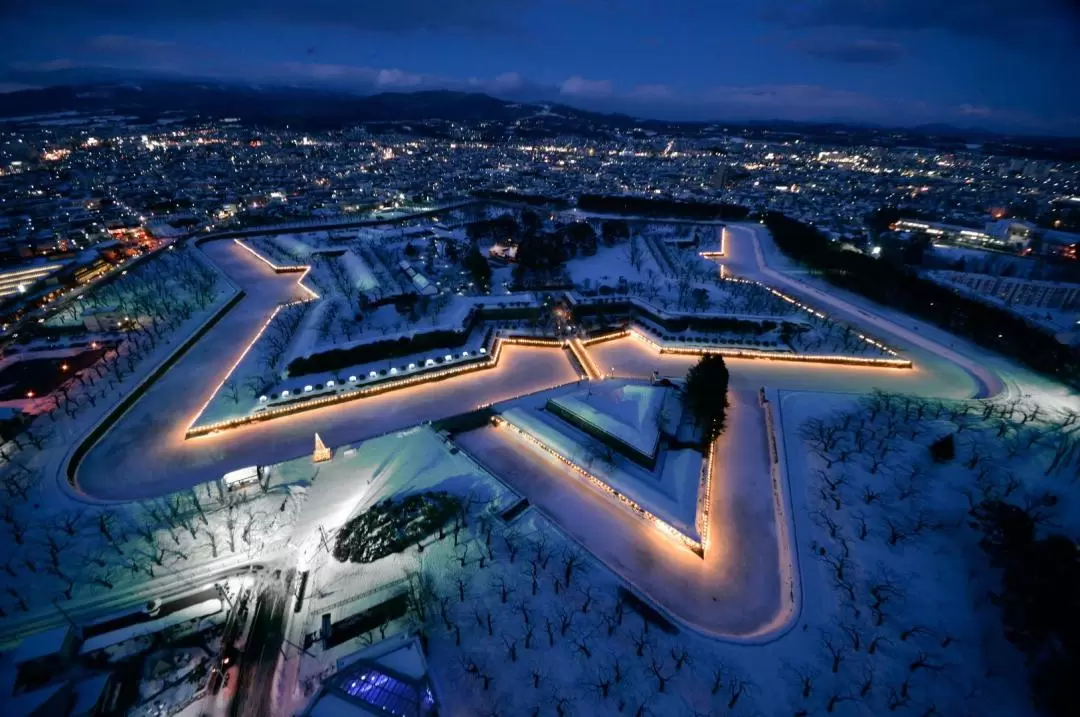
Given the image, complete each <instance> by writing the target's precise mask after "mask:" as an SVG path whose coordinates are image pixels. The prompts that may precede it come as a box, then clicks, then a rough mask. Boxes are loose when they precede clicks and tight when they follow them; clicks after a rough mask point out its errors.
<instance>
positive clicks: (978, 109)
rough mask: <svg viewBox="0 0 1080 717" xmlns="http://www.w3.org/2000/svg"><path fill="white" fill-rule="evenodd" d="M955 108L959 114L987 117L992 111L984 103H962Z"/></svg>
mask: <svg viewBox="0 0 1080 717" xmlns="http://www.w3.org/2000/svg"><path fill="white" fill-rule="evenodd" d="M956 109H957V111H958V112H959V113H960V114H962V115H968V116H971V117H989V116H991V115H992V114H993V113H994V111H993V110H992V109H990V108H989V107H987V106H986V105H969V104H962V105H960V106H959V107H957V108H956Z"/></svg>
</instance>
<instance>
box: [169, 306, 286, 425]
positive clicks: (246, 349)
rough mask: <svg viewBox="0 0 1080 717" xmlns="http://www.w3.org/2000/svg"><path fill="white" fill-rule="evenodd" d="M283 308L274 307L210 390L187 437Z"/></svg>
mask: <svg viewBox="0 0 1080 717" xmlns="http://www.w3.org/2000/svg"><path fill="white" fill-rule="evenodd" d="M282 308H284V306H278V307H277V308H275V309H274V311H273V312H272V313H271V314H270V318H269V319H267V320H266V323H265V324H263V325H262V328H260V329H259V333H257V334H255V338H253V339H252V340H251V341H250V342H248V345H247V346H245V347H244V350H243V352H241V354H240V357H239V358H238V359H236V361H235V362H234V363H233V365H232V366H230V367H229V371H228V373H226V374H225V377H224V378H223V379H221V381H219V382H218V385H217V386H216V387H215V388H214V390H213V391H211V392H210V395H209V396H207V397H206V401H205V402H204V403H203V405H202V406H201V407H200V408H199V410H198V412H197V413H196V414H195V418H194V420H192V422H191V423H190V424H189V425H188V427H187V431H186V432H185V433H184V437H185V438H190V437H191V436H192V435H193V434H192V431H193V430H194V428H193V427H194V425H195V424H196V423H197V422H198V420H199V416H201V415H202V414H203V411H205V410H206V409H207V407H208V406H209V405H210V402H211V401H213V400H214V397H215V396H217V394H218V391H220V390H221V387H222V386H224V385H225V382H226V381H228V380H229V377H230V376H232V375H233V372H234V371H236V369H237V367H239V366H240V362H241V361H243V360H244V357H245V356H247V355H248V352H249V351H251V349H252V347H253V346H254V345H255V344H256V343H258V341H259V339H260V338H262V335H263V333H264V332H265V331H266V328H267V327H268V326H270V323H271V322H272V321H273V320H274V317H275V316H277V315H278V312H279V311H281V310H282ZM194 435H199V434H194Z"/></svg>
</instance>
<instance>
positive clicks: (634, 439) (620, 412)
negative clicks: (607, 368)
mask: <svg viewBox="0 0 1080 717" xmlns="http://www.w3.org/2000/svg"><path fill="white" fill-rule="evenodd" d="M673 396H674V391H672V390H671V389H670V388H666V387H663V386H650V385H641V384H631V383H619V382H614V381H605V382H600V383H597V384H595V385H593V384H590V385H589V387H588V388H584V389H582V390H580V391H574V392H572V393H567V394H562V395H559V396H555V397H554V398H552V399H551V401H552V403H554V404H555V405H556V406H558V407H560V408H562V409H564V410H566V411H569V412H570V413H572V414H574V415H575V416H577V417H578V418H580V419H581V420H582V421H585V422H586V423H589V424H591V425H593V426H595V427H596V428H597V429H599V430H600V431H602V432H604V433H607V434H608V435H610V436H613V437H614V438H616V439H618V440H619V441H622V442H623V443H625V444H626V445H628V446H630V447H631V448H633V449H634V450H636V451H638V452H639V453H641V454H642V455H646V456H652V455H655V454H656V445H657V441H659V440H660V430H661V427H662V426H666V430H667V431H668V432H669V433H674V429H675V428H676V427H677V426H678V423H679V418H680V415H681V410H680V409H679V406H678V403H677V402H676V401H673V400H672V401H671V402H670V403H669V399H671V398H672V397H673ZM665 408H666V409H667V410H666V413H665V412H664V411H665Z"/></svg>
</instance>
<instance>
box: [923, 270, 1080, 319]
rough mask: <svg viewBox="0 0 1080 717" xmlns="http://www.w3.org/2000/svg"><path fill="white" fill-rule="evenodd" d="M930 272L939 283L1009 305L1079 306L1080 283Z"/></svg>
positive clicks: (1069, 307)
mask: <svg viewBox="0 0 1080 717" xmlns="http://www.w3.org/2000/svg"><path fill="white" fill-rule="evenodd" d="M929 275H930V278H932V279H934V280H935V281H937V282H938V283H942V284H946V285H949V286H953V287H956V288H959V289H961V290H964V291H966V292H968V293H972V294H977V295H979V296H982V297H984V298H987V299H992V300H995V301H999V302H1001V303H1003V304H1009V305H1012V306H1024V307H1037V308H1045V309H1063V310H1068V309H1077V308H1080V284H1070V283H1066V282H1063V281H1041V280H1038V279H1023V278H1020V277H1016V276H992V275H990V274H975V273H972V272H966V271H932V272H929Z"/></svg>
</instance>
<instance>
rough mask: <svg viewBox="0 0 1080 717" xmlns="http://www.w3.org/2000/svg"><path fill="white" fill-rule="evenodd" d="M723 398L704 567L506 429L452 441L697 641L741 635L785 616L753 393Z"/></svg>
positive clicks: (766, 461)
mask: <svg viewBox="0 0 1080 717" xmlns="http://www.w3.org/2000/svg"><path fill="white" fill-rule="evenodd" d="M729 400H730V401H731V409H730V411H729V414H728V425H729V428H728V430H727V431H726V432H725V434H724V435H723V436H721V438H720V439H719V440H718V442H717V446H716V453H715V458H714V460H715V465H714V478H713V481H714V482H713V492H712V505H711V506H710V513H709V518H710V528H709V536H710V537H709V547H708V549H707V550H706V553H705V558H704V559H702V558H699V557H698V556H697V555H696V554H694V553H692V552H690V551H689V550H687V549H686V548H685V547H684V546H682V545H679V544H678V543H676V542H675V541H673V540H672V539H671V537H670V536H668V535H666V534H664V533H662V532H661V531H659V530H657V529H654V528H652V527H650V526H648V525H647V524H645V523H643V522H642V521H641V520H640V519H639V518H637V517H635V516H634V515H632V514H631V513H630V512H628V511H627V510H625V509H624V508H622V507H621V506H620V505H618V503H617V502H615V501H614V500H612V499H611V497H610V496H607V495H605V494H603V493H601V492H600V491H597V490H594V489H592V488H591V487H590V486H588V485H587V484H586V483H585V482H583V481H582V480H581V479H580V478H579V477H577V476H576V475H575V474H574V473H573V471H572V469H571V468H569V467H568V466H566V465H565V464H564V463H562V462H560V461H558V460H556V459H554V458H552V457H551V456H548V455H547V454H545V453H543V452H541V451H538V450H536V449H534V448H532V447H531V446H530V445H529V444H526V443H525V442H523V441H522V440H521V439H520V438H518V437H517V436H516V434H514V433H513V432H512V431H510V430H508V429H503V428H496V427H490V428H482V429H479V430H476V431H470V432H468V433H464V434H461V435H459V436H458V437H457V438H456V439H455V441H456V442H457V443H458V444H460V445H461V446H462V447H464V448H465V449H466V450H467V451H469V452H470V453H471V454H473V455H475V456H476V457H477V458H478V459H479V460H480V461H481V462H482V463H483V465H484V466H485V467H486V468H488V469H489V470H491V471H492V472H494V473H495V474H496V475H498V476H499V477H500V478H502V479H503V480H504V481H505V482H506V483H508V484H509V485H510V486H511V487H512V488H514V489H515V490H517V491H519V492H520V493H522V494H523V495H525V496H527V497H528V499H529V501H530V502H531V503H532V504H533V505H535V506H536V507H537V508H539V509H540V510H541V511H542V512H543V513H545V514H546V515H548V516H549V517H550V518H551V519H552V520H553V521H554V522H555V523H556V524H557V525H558V526H559V527H560V528H561V529H562V530H563V531H564V532H565V533H567V534H568V535H569V536H571V537H572V538H574V539H575V540H577V541H578V542H580V543H581V544H582V545H584V546H585V547H587V548H588V550H589V551H590V552H591V553H593V554H594V555H595V556H596V557H597V558H599V559H600V560H601V561H603V562H604V563H605V564H606V565H607V566H608V567H609V568H611V569H612V570H613V571H614V572H616V573H617V574H618V575H619V576H620V577H622V578H624V579H625V580H627V581H628V582H630V583H631V584H633V585H634V586H635V587H636V588H637V589H638V590H640V591H641V592H643V593H645V594H646V595H648V596H649V597H650V598H651V599H652V600H654V601H655V602H657V603H658V604H660V605H662V606H663V607H664V609H665V610H666V611H667V612H668V613H670V614H671V615H672V616H673V617H675V618H676V619H678V620H680V621H682V622H683V623H685V624H688V625H690V626H692V627H693V628H694V629H696V630H698V631H700V632H702V633H704V634H711V635H716V636H724V637H732V636H740V637H749V636H753V635H757V634H760V633H763V632H767V631H768V630H770V629H771V628H772V627H773V626H774V624H775V622H776V621H777V620H779V619H782V616H783V615H786V614H787V612H788V611H787V610H785V607H786V604H782V603H783V602H784V595H783V590H782V589H781V584H780V576H781V574H782V570H781V569H780V565H779V559H780V558H779V556H780V550H779V545H778V544H777V531H776V518H775V517H774V510H773V505H772V486H771V482H770V479H769V452H768V446H767V444H766V437H765V426H764V421H763V420H762V414H761V408H760V407H759V406H758V403H757V393H756V391H741V390H739V391H732V392H731V394H730V396H729Z"/></svg>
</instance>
